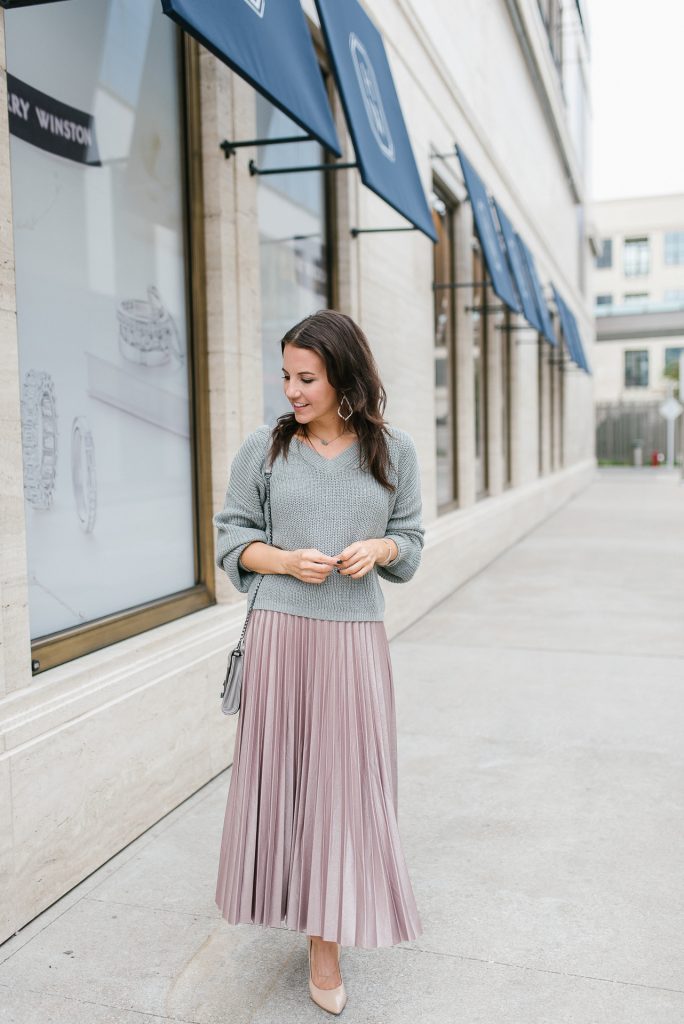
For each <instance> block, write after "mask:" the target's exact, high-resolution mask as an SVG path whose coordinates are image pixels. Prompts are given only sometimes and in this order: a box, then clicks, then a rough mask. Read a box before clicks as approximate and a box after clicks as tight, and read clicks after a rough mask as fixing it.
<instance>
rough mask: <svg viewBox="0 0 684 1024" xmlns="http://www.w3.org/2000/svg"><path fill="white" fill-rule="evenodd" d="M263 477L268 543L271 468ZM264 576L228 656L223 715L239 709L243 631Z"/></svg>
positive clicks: (242, 662) (243, 655) (232, 713)
mask: <svg viewBox="0 0 684 1024" xmlns="http://www.w3.org/2000/svg"><path fill="white" fill-rule="evenodd" d="M264 477H265V479H266V523H267V530H268V543H269V544H270V543H271V541H272V534H273V530H272V524H271V470H270V469H268V470H264ZM263 578H264V574H263V573H262V574H261V577H260V579H259V582H258V583H257V585H256V587H255V588H254V593H253V594H252V600H251V601H250V604H249V609H248V611H247V618H246V619H245V624H244V626H243V627H242V633H240V639H239V640H238V642H237V644H236V646H235V647H234V648H233V650H232V651H231V652H230V656H229V658H228V669H227V671H226V678H225V680H224V682H223V689H222V690H221V711H222V712H223V714H224V715H235V714H237V712H238V711H239V710H240V696H241V694H242V668H243V665H244V660H245V633H246V632H247V623H248V622H249V617H250V615H251V614H252V608H253V607H254V601H255V599H256V596H257V590H258V589H259V587H260V586H261V581H262V580H263Z"/></svg>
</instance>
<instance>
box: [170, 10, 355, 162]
mask: <svg viewBox="0 0 684 1024" xmlns="http://www.w3.org/2000/svg"><path fill="white" fill-rule="evenodd" d="M162 9H163V11H164V13H165V14H168V16H169V17H170V18H172V19H173V21H175V22H177V24H179V25H180V26H181V28H182V29H184V30H185V31H186V32H187V33H188V34H189V35H191V36H193V37H194V38H195V39H198V40H199V42H200V43H202V45H203V46H206V48H207V49H208V50H210V51H211V52H212V53H213V54H214V56H216V57H218V59H219V60H221V61H223V62H224V63H225V64H227V65H228V66H229V67H230V68H232V69H233V71H235V72H236V73H237V74H238V75H240V76H241V77H242V78H244V79H246V81H248V82H249V83H250V84H251V85H253V86H254V88H255V89H258V90H259V92H261V93H263V95H264V96H265V97H266V98H267V99H268V100H270V102H271V103H273V104H274V106H276V107H278V109H279V110H282V111H283V113H285V114H287V116H288V117H291V118H292V120H293V121H295V122H296V123H297V124H298V125H299V126H300V127H301V128H303V129H304V131H305V132H307V133H308V134H309V135H310V136H312V137H313V138H315V139H317V140H318V141H319V142H320V143H321V145H323V146H325V147H327V149H329V150H331V151H332V152H333V153H335V154H336V155H337V156H340V155H341V150H340V144H339V141H338V138H337V132H336V130H335V125H334V122H333V117H332V111H331V110H330V104H329V103H328V97H327V96H326V92H325V86H324V84H323V77H322V75H321V72H320V68H319V66H318V61H317V59H316V53H315V51H314V47H313V41H312V39H311V34H310V32H309V28H308V26H307V23H306V19H305V17H304V12H303V11H302V8H301V6H300V2H299V0H162Z"/></svg>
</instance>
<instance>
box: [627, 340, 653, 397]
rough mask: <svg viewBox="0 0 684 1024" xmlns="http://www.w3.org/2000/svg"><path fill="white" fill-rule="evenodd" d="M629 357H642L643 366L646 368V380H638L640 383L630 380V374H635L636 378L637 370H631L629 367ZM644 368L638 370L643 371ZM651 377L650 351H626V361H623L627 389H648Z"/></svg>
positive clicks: (642, 349)
mask: <svg viewBox="0 0 684 1024" xmlns="http://www.w3.org/2000/svg"><path fill="white" fill-rule="evenodd" d="M629 356H640V357H641V360H642V364H643V366H645V368H646V373H645V379H644V380H638V381H637V380H628V376H629V375H630V374H633V375H634V376H636V373H635V370H634V369H633V368H630V367H629V365H628V363H629V359H628V357H629ZM643 366H640V367H638V369H639V370H640V371H641V370H642V369H643ZM649 377H650V359H649V351H648V349H647V348H634V349H632V348H629V349H625V352H624V360H623V380H624V386H625V388H647V387H648V386H649Z"/></svg>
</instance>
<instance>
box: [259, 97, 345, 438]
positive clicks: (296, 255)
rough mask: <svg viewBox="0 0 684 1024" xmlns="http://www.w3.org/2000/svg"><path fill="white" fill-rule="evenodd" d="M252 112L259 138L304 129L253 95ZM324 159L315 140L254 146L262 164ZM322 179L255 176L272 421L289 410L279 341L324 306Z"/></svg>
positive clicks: (310, 174) (316, 175)
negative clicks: (284, 391) (301, 321)
mask: <svg viewBox="0 0 684 1024" xmlns="http://www.w3.org/2000/svg"><path fill="white" fill-rule="evenodd" d="M256 114H257V138H259V139H270V138H280V137H282V136H284V135H299V134H302V130H301V129H300V128H299V126H298V125H296V124H295V123H294V121H292V120H291V119H290V118H289V117H287V116H286V115H285V114H283V113H282V112H281V111H280V110H278V109H277V108H276V107H274V106H273V104H271V103H269V101H268V100H267V99H265V98H264V97H263V96H261V95H260V94H258V93H257V94H256ZM323 162H324V149H323V147H322V146H321V145H320V143H318V142H315V141H307V142H291V143H283V144H278V145H276V146H259V147H258V151H257V158H256V163H257V165H258V166H259V167H260V168H264V169H266V168H268V167H297V166H303V165H306V164H321V163H323ZM326 176H327V178H328V179H330V178H332V177H333V175H332V174H330V173H328V174H327V175H326V172H325V171H304V172H296V173H292V174H272V175H267V176H264V177H259V178H258V184H257V217H258V224H259V259H260V275H261V344H262V356H263V374H264V376H263V395H264V422H268V423H270V424H271V425H273V424H274V423H275V421H276V419H277V418H278V416H281V415H282V414H283V413H284V412H290V411H291V406H290V404H289V402H287V400H286V399H285V396H284V394H283V383H282V371H281V366H282V354H281V351H280V340H281V338H282V336H283V334H285V332H286V331H287V330H289V328H290V327H292V326H293V325H294V324H295V323H297V322H298V321H299V320H301V319H303V317H305V316H307V315H308V314H309V313H313V312H315V311H316V310H317V309H323V308H326V307H327V306H329V305H330V302H329V274H328V226H327V216H326V187H327V183H326Z"/></svg>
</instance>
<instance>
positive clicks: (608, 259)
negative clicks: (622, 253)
mask: <svg viewBox="0 0 684 1024" xmlns="http://www.w3.org/2000/svg"><path fill="white" fill-rule="evenodd" d="M612 265H613V239H612V238H604V239H603V241H602V242H601V251H600V252H599V254H598V256H597V257H596V266H597V268H598V269H599V270H602V269H605V268H606V267H612Z"/></svg>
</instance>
